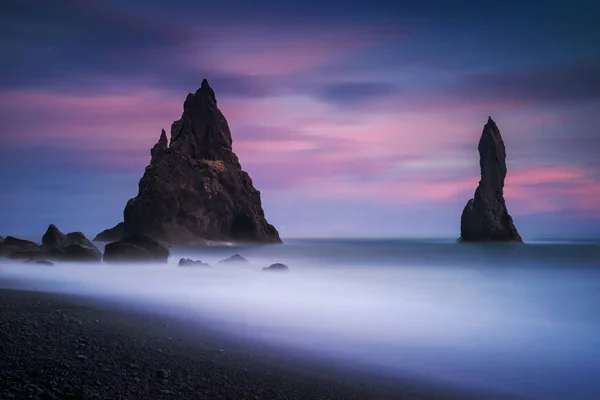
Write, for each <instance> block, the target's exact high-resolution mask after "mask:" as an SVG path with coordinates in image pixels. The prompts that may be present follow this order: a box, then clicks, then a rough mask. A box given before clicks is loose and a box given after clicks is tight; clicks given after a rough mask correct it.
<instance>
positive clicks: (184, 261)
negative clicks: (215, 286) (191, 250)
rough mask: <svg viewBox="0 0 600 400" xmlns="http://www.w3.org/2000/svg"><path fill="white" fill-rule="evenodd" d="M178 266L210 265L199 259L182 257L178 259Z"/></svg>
mask: <svg viewBox="0 0 600 400" xmlns="http://www.w3.org/2000/svg"><path fill="white" fill-rule="evenodd" d="M179 266H180V267H210V264H207V263H204V262H202V261H201V260H192V259H190V258H182V259H181V260H179Z"/></svg>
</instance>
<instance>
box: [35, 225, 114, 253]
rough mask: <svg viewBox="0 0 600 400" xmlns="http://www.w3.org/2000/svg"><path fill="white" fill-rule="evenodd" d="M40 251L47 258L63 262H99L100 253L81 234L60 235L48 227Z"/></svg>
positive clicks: (59, 232)
mask: <svg viewBox="0 0 600 400" xmlns="http://www.w3.org/2000/svg"><path fill="white" fill-rule="evenodd" d="M42 249H43V250H44V252H45V253H47V254H48V256H49V258H52V259H55V260H63V261H100V260H102V253H101V252H100V250H98V248H97V247H96V245H94V244H93V243H92V242H91V241H90V240H89V239H88V238H86V237H85V235H84V234H83V233H81V232H70V233H67V234H64V233H62V232H61V231H60V230H59V229H58V228H57V227H56V226H55V225H50V226H49V227H48V229H47V230H46V233H45V234H44V236H43V237H42Z"/></svg>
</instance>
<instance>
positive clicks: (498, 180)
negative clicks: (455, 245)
mask: <svg viewBox="0 0 600 400" xmlns="http://www.w3.org/2000/svg"><path fill="white" fill-rule="evenodd" d="M479 165H480V167H481V180H480V181H479V186H478V187H477V190H475V196H474V197H473V198H472V199H471V200H469V201H468V202H467V205H466V206H465V209H464V210H463V213H462V217H461V219H460V235H461V236H460V240H461V241H465V242H490V241H495V242H522V241H523V240H522V239H521V236H520V235H519V233H518V232H517V228H515V225H514V224H513V220H512V217H511V216H510V215H509V214H508V211H507V210H506V204H505V202H504V179H505V178H506V149H505V147H504V141H503V140H502V136H501V135H500V130H499V129H498V126H496V123H495V122H494V121H493V120H492V118H491V117H490V118H489V119H488V122H487V124H485V127H484V128H483V133H482V134H481V139H480V140H479Z"/></svg>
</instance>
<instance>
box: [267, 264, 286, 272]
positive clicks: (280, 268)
mask: <svg viewBox="0 0 600 400" xmlns="http://www.w3.org/2000/svg"><path fill="white" fill-rule="evenodd" d="M263 271H281V272H286V271H289V268H288V266H287V265H285V264H281V263H275V264H271V265H270V266H268V267H266V268H263Z"/></svg>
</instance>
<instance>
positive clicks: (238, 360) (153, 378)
mask: <svg viewBox="0 0 600 400" xmlns="http://www.w3.org/2000/svg"><path fill="white" fill-rule="evenodd" d="M3 286H5V285H3ZM0 310H1V311H2V313H1V314H2V318H1V320H0V355H1V357H2V359H3V360H6V361H5V362H4V363H3V364H4V365H3V366H2V368H0V378H2V379H0V381H2V382H4V383H3V384H2V385H0V398H7V399H10V398H23V397H25V398H27V397H28V396H33V397H31V398H40V399H42V398H44V399H45V398H48V399H54V398H57V399H63V398H64V399H67V398H73V399H74V398H81V399H88V398H89V399H109V398H111V399H121V398H122V399H137V398H139V399H142V398H144V399H162V398H178V399H188V398H189V399H192V398H194V399H197V398H204V397H206V398H211V399H212V398H215V399H218V398H221V399H232V400H235V399H347V400H352V399H357V400H368V399H377V400H384V399H390V400H394V399H399V400H404V399H422V400H430V399H431V400H433V399H440V400H451V399H456V400H458V399H460V400H467V399H481V398H483V397H482V396H481V395H477V394H473V393H466V392H463V391H458V390H455V389H452V390H450V389H448V388H442V387H440V386H439V385H435V384H428V383H426V382H422V381H415V380H410V379H404V378H402V379H396V378H392V377H384V376H380V375H376V374H372V373H369V372H368V371H360V370H357V369H352V368H350V367H348V366H343V365H340V364H339V363H334V362H328V361H327V360H325V359H319V358H315V357H311V356H310V355H307V356H306V357H298V356H297V355H294V354H292V353H290V352H286V351H285V350H284V349H277V348H275V347H274V346H269V345H268V344H260V343H251V342H250V341H245V340H243V339H241V338H239V337H236V336H235V335H229V334H227V333H223V332H219V331H216V330H213V329H210V327H207V326H198V325H191V324H186V323H185V321H182V320H181V319H180V318H179V319H178V318H174V317H169V316H167V315H164V314H161V313H159V312H152V311H151V310H146V311H143V310H140V309H130V308H128V307H127V306H126V305H122V304H117V303H116V302H110V301H103V300H100V299H94V298H89V297H83V296H79V295H70V294H52V293H45V292H35V291H26V290H22V289H0ZM162 371H167V372H166V375H168V377H167V378H164V375H165V373H164V372H162ZM11 396H12V397H11ZM484 398H486V399H492V398H498V399H499V398H503V399H505V398H506V397H498V396H496V397H494V396H489V395H486V396H485V397H484Z"/></svg>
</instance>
